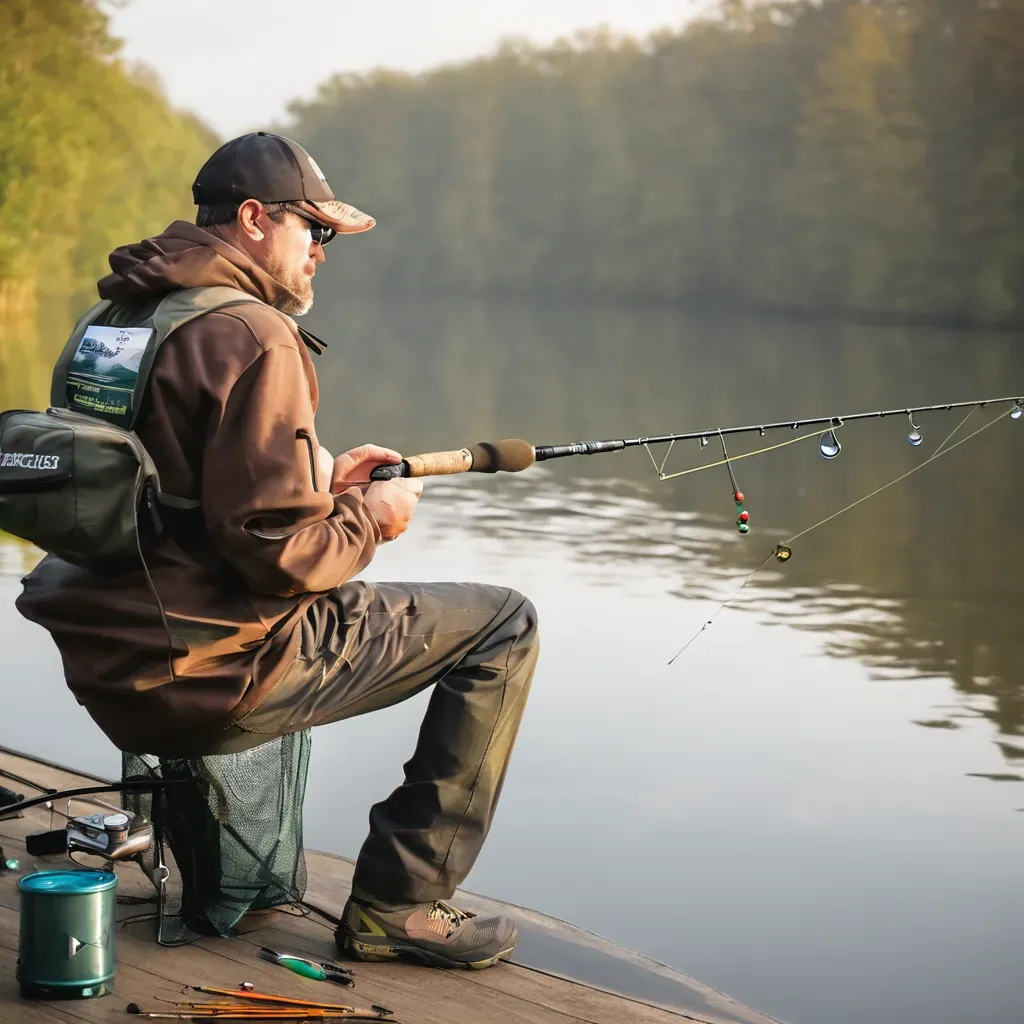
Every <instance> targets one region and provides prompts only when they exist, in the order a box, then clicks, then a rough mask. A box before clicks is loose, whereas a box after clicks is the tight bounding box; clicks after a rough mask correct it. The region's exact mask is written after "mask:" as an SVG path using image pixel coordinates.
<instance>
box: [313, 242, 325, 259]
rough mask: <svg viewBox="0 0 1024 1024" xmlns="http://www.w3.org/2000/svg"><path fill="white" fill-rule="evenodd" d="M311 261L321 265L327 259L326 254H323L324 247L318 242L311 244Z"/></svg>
mask: <svg viewBox="0 0 1024 1024" xmlns="http://www.w3.org/2000/svg"><path fill="white" fill-rule="evenodd" d="M313 259H315V260H316V261H317V263H323V262H324V260H326V259H327V253H325V252H324V247H323V246H322V245H321V244H320V243H319V242H314V243H313Z"/></svg>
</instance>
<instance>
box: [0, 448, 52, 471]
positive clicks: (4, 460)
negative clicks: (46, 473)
mask: <svg viewBox="0 0 1024 1024" xmlns="http://www.w3.org/2000/svg"><path fill="white" fill-rule="evenodd" d="M9 466H13V467H16V468H17V469H60V456H59V455H33V454H30V453H27V452H4V453H3V454H2V455H0V468H2V469H6V468H7V467H9Z"/></svg>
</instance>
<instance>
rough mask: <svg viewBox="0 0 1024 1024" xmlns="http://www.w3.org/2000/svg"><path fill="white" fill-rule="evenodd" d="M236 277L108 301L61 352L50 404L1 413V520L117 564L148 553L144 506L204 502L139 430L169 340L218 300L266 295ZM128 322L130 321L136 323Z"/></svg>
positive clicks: (5, 526) (38, 538)
mask: <svg viewBox="0 0 1024 1024" xmlns="http://www.w3.org/2000/svg"><path fill="white" fill-rule="evenodd" d="M259 301H260V300H259V299H257V298H255V297H254V296H251V295H246V294H245V293H244V292H240V291H238V290H237V289H235V288H228V287H212V288H187V289H184V290H182V291H176V292H171V293H170V294H168V295H166V296H165V297H164V298H163V299H161V300H159V301H158V302H156V303H155V304H154V303H152V302H151V303H150V304H149V307H148V308H139V307H135V308H134V309H132V308H129V307H123V306H115V305H113V304H112V303H111V302H109V301H104V302H99V303H97V304H96V305H95V306H93V308H92V309H90V310H89V311H88V312H87V313H86V314H85V316H83V317H82V319H81V320H79V321H78V323H77V324H76V325H75V329H74V330H73V331H72V333H71V337H70V338H68V341H67V344H66V345H65V346H64V351H63V352H62V353H61V356H60V358H59V359H58V360H57V365H56V368H55V369H54V372H53V380H52V384H51V388H50V407H49V408H48V409H46V410H45V411H44V412H36V411H32V410H26V409H12V410H9V411H7V412H4V413H0V530H4V531H6V532H7V533H10V534H13V535H14V536H16V537H21V538H22V539H23V540H27V541H31V542H32V543H33V544H35V545H36V546H37V547H40V548H42V549H43V551H46V552H48V553H50V554H52V555H56V556H57V557H58V558H62V559H64V560H65V561H68V562H71V563H73V564H74V565H79V566H84V567H86V568H92V569H99V570H103V569H113V568H116V567H117V566H119V565H126V564H129V563H132V562H135V561H137V560H138V559H140V558H142V546H141V540H140V537H139V514H140V510H142V509H145V510H146V513H147V514H149V515H150V516H152V517H153V521H154V524H155V527H156V529H157V531H158V532H159V529H160V516H159V509H160V507H161V506H164V507H165V508H170V509H179V510H182V509H184V510H188V509H193V510H195V509H198V508H199V502H198V501H194V500H191V499H186V498H181V497H177V496H175V495H173V494H167V493H165V492H164V491H163V490H162V489H161V487H160V475H159V473H158V472H157V468H156V466H155V465H154V463H153V459H152V458H151V457H150V455H149V453H148V452H147V451H146V448H145V446H144V445H143V444H142V442H141V441H140V440H139V437H138V435H137V434H136V433H135V427H136V425H137V421H138V417H139V412H140V410H141V408H142V403H143V397H144V395H145V391H146V385H147V383H148V381H149V375H150V372H151V371H152V368H153V363H154V360H155V359H156V354H157V352H158V351H159V349H160V346H161V345H162V344H163V343H164V341H166V339H167V338H168V337H169V336H170V335H171V334H172V333H173V332H174V331H175V330H177V329H178V328H179V327H181V326H183V325H184V324H187V323H189V322H190V321H192V320H194V319H195V318H196V317H199V316H202V315H203V314H204V313H209V312H211V311H212V310H215V309H223V308H224V307H226V306H234V305H238V304H240V303H245V302H259ZM126 321H127V322H126Z"/></svg>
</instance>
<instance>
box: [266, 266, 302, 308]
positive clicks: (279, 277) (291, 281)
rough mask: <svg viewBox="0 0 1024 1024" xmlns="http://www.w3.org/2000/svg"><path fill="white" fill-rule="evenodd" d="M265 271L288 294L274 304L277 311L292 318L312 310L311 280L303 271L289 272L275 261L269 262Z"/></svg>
mask: <svg viewBox="0 0 1024 1024" xmlns="http://www.w3.org/2000/svg"><path fill="white" fill-rule="evenodd" d="M266 269H267V273H268V274H270V276H271V277H272V278H273V279H274V280H275V281H276V282H277V283H278V284H279V285H283V286H284V287H285V288H287V289H288V292H289V293H290V294H288V295H285V296H283V297H282V298H281V299H279V300H278V301H277V302H275V303H274V305H275V306H276V307H277V309H279V310H281V312H282V313H289V314H291V315H292V316H303V315H304V314H306V313H308V312H309V311H310V309H312V308H313V279H312V278H311V277H310V276H309V275H308V274H307V273H306V272H305V271H304V270H302V269H301V268H300V269H299V270H294V271H289V270H288V269H287V268H286V267H285V266H284V264H283V263H278V262H277V261H276V260H272V261H270V262H269V263H268V265H267V268H266Z"/></svg>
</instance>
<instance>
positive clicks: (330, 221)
mask: <svg viewBox="0 0 1024 1024" xmlns="http://www.w3.org/2000/svg"><path fill="white" fill-rule="evenodd" d="M295 205H296V206H298V207H300V208H301V209H302V210H304V211H305V212H306V213H308V214H309V215H310V217H312V218H313V220H316V221H319V222H320V223H321V224H325V225H326V226H327V227H329V228H334V230H335V231H337V232H338V234H339V235H357V234H359V232H360V231H369V230H370V228H372V227H373V226H374V224H376V223H377V222H376V221H375V220H374V219H373V218H372V217H371V216H370V215H369V214H368V213H363V211H362V210H357V209H356V208H355V207H354V206H349V205H348V203H343V202H341V201H340V200H338V199H331V200H329V201H327V202H316V203H314V202H312V201H311V200H308V199H303V200H302V201H301V202H298V203H296V204H295Z"/></svg>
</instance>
